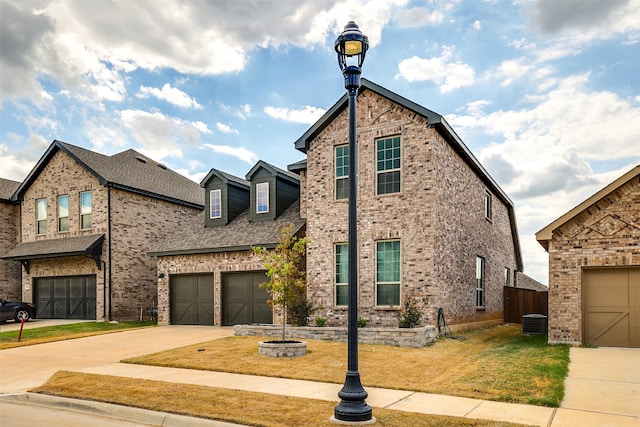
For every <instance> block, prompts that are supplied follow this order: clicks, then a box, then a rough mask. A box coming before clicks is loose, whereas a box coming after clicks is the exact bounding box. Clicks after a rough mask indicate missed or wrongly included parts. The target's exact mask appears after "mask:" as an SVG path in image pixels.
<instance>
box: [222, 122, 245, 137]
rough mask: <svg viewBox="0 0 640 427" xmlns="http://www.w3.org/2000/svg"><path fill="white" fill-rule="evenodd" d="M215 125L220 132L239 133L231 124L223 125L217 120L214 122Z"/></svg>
mask: <svg viewBox="0 0 640 427" xmlns="http://www.w3.org/2000/svg"><path fill="white" fill-rule="evenodd" d="M216 127H217V128H218V130H219V131H220V132H222V133H235V134H236V135H240V132H238V130H237V129H233V128H232V127H231V126H229V125H225V124H224V123H220V122H218V123H216Z"/></svg>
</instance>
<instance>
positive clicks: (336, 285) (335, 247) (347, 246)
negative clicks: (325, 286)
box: [333, 243, 349, 307]
mask: <svg viewBox="0 0 640 427" xmlns="http://www.w3.org/2000/svg"><path fill="white" fill-rule="evenodd" d="M338 246H345V247H346V248H347V251H348V250H349V244H348V243H336V244H334V245H333V270H334V271H333V282H334V284H333V285H334V298H333V303H334V305H335V306H336V307H348V306H349V304H338V286H346V287H347V292H349V278H348V277H347V281H346V282H345V283H342V282H340V283H338V282H337V281H336V276H337V275H338V269H337V265H336V254H337V252H338V249H337V248H338ZM347 253H348V252H347ZM348 261H349V257H348V256H347V262H348ZM348 275H349V273H348V272H347V276H348Z"/></svg>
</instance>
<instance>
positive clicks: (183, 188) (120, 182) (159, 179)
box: [12, 140, 204, 209]
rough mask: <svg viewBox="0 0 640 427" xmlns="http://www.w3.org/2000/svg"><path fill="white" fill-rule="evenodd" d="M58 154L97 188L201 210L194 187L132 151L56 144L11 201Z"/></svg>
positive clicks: (200, 193)
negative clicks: (87, 174)
mask: <svg viewBox="0 0 640 427" xmlns="http://www.w3.org/2000/svg"><path fill="white" fill-rule="evenodd" d="M58 151H63V152H65V153H66V154H67V155H69V156H70V157H71V158H73V159H74V160H75V161H76V162H77V163H78V164H79V165H81V166H82V167H84V168H85V169H86V170H88V171H89V172H90V173H91V174H92V175H94V176H95V177H96V178H98V181H99V182H100V185H104V186H107V187H112V188H118V189H121V190H125V191H129V192H132V193H138V194H142V195H145V196H150V197H155V198H158V199H162V200H166V201H169V202H173V203H178V204H183V205H187V206H190V207H194V208H198V209H204V192H203V190H202V189H201V188H200V186H199V185H198V184H197V183H195V182H193V181H191V180H190V179H189V178H186V177H184V176H182V175H180V174H179V173H177V172H174V171H172V170H170V169H168V168H167V167H166V166H165V165H163V164H162V163H158V162H156V161H154V160H152V159H150V158H148V157H146V156H144V155H142V154H140V153H138V152H137V151H135V150H126V151H123V152H121V153H118V154H114V155H113V156H105V155H104V154H100V153H96V152H95V151H91V150H87V149H85V148H81V147H77V146H75V145H71V144H68V143H66V142H62V141H58V140H54V141H53V143H52V144H51V145H50V146H49V148H48V149H47V151H46V152H45V153H44V155H43V156H42V157H41V158H40V160H39V161H38V163H37V164H36V165H35V167H34V168H33V169H32V170H31V172H30V173H29V175H28V176H27V178H26V179H25V180H24V181H23V182H22V184H21V185H20V186H19V188H18V189H17V190H16V192H15V194H14V195H13V198H12V199H13V200H20V199H22V197H23V196H24V193H25V191H26V190H27V189H28V188H29V187H30V186H31V185H32V184H33V182H34V181H35V180H36V179H37V178H38V176H39V175H40V173H41V172H42V170H43V169H44V167H45V166H46V165H47V164H48V163H49V161H50V160H51V158H52V157H53V156H54V155H55V154H56V153H57V152H58Z"/></svg>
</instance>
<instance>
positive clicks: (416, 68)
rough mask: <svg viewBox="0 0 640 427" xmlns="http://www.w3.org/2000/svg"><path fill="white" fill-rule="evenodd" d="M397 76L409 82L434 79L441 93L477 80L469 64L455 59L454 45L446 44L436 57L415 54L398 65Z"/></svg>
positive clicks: (468, 84)
mask: <svg viewBox="0 0 640 427" xmlns="http://www.w3.org/2000/svg"><path fill="white" fill-rule="evenodd" d="M398 70H399V73H398V74H397V75H396V79H397V78H400V77H402V78H404V79H405V80H407V81H408V82H416V81H432V82H434V83H435V84H436V85H437V86H438V89H439V91H440V93H447V92H451V91H453V90H455V89H458V88H461V87H464V86H470V85H472V84H473V83H474V82H475V72H474V70H473V68H471V67H470V66H469V65H467V64H464V63H462V62H460V61H455V62H454V61H453V47H451V46H444V47H443V48H442V54H441V56H440V57H436V58H429V59H425V58H420V57H418V56H413V57H411V58H409V59H405V60H403V61H401V62H400V64H399V65H398Z"/></svg>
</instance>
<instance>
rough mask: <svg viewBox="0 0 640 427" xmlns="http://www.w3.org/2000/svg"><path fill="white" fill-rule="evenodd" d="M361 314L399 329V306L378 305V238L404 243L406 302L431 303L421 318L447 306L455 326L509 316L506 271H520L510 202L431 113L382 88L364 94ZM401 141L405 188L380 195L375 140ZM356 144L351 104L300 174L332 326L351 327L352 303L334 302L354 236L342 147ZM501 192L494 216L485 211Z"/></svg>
mask: <svg viewBox="0 0 640 427" xmlns="http://www.w3.org/2000/svg"><path fill="white" fill-rule="evenodd" d="M357 123H358V242H359V248H358V250H359V260H360V266H359V272H360V274H359V293H360V294H359V316H360V317H364V318H366V319H367V325H370V326H373V327H394V326H397V318H396V313H397V312H398V309H399V307H398V306H393V307H389V306H377V305H376V301H375V298H376V297H375V295H376V289H375V283H376V242H378V241H384V240H390V239H397V240H400V245H401V249H400V252H401V304H402V301H403V299H404V298H405V296H406V295H408V294H413V295H414V296H415V297H416V298H418V299H420V300H423V301H424V302H425V303H424V309H423V313H424V316H423V319H422V324H423V325H428V324H431V325H433V324H434V323H435V322H436V317H437V309H438V308H439V307H442V308H443V309H444V312H445V315H446V317H447V321H448V323H450V324H456V323H469V322H481V321H487V320H491V319H500V318H502V309H503V308H502V287H503V286H504V284H505V279H504V278H505V268H507V269H509V270H510V272H511V277H513V274H514V271H515V270H516V257H515V250H516V248H515V247H514V238H513V235H512V228H511V223H510V217H509V213H508V208H507V206H506V205H505V204H504V203H503V202H502V201H501V200H500V198H499V197H497V195H496V194H493V193H492V191H491V187H489V186H488V185H487V184H486V177H484V178H483V177H482V176H481V175H480V174H478V173H477V172H476V170H474V169H472V168H471V167H470V166H469V164H468V163H467V162H466V161H465V160H464V159H463V158H462V157H461V156H460V155H459V154H458V153H457V152H456V151H455V150H454V148H453V147H452V146H451V145H450V143H449V142H447V141H446V140H445V139H444V137H443V136H442V135H441V134H440V133H439V132H438V131H437V130H436V129H435V128H434V127H433V126H430V123H428V121H427V118H426V117H424V116H422V115H419V114H416V113H415V112H414V111H412V110H410V109H409V108H405V107H404V106H403V105H399V104H397V103H395V102H392V101H391V100H389V99H388V98H386V97H383V96H380V95H379V94H377V93H376V92H373V91H370V90H364V91H363V92H361V93H360V94H359V96H358V117H357ZM391 136H400V138H401V191H400V192H399V193H394V194H386V195H377V194H376V157H375V156H376V146H375V141H376V139H377V138H381V137H391ZM347 142H348V110H346V109H344V110H343V111H342V112H341V113H339V114H338V115H337V116H336V117H335V119H333V121H332V122H331V123H329V124H328V125H327V126H326V127H324V129H322V130H321V131H320V132H319V133H318V134H317V135H316V136H315V137H314V139H313V140H311V141H310V142H309V144H308V147H307V149H306V150H307V151H306V152H307V170H306V174H304V175H302V176H301V194H302V195H303V200H304V204H302V206H303V207H304V208H303V211H302V216H304V217H306V219H307V237H308V238H309V246H308V253H307V256H308V258H307V277H308V285H309V292H310V295H311V296H312V297H314V298H315V299H316V303H317V305H319V306H320V307H322V309H321V310H320V311H319V312H318V313H317V314H318V315H319V316H322V317H326V318H327V325H328V326H337V325H344V324H345V323H346V316H347V308H346V307H337V306H336V304H335V286H334V283H335V265H334V264H335V263H334V245H335V244H337V243H346V242H347V233H348V230H347V209H348V202H347V200H346V199H343V200H336V197H335V191H334V187H335V184H334V169H335V166H334V149H335V147H336V146H338V145H344V144H346V143H347ZM485 192H489V193H492V194H491V195H492V216H491V219H490V220H489V219H487V218H486V217H485V214H484V212H485V211H484V195H485ZM477 256H480V257H483V258H484V259H485V277H484V279H485V280H484V289H485V305H484V307H483V308H477V307H476V302H475V301H476V300H475V298H476V280H475V274H476V257H477Z"/></svg>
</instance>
